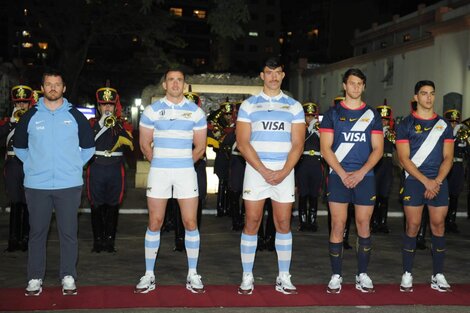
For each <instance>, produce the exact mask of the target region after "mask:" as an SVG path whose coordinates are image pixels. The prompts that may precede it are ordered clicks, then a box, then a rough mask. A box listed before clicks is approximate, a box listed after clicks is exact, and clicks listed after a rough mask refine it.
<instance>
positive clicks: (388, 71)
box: [382, 59, 393, 87]
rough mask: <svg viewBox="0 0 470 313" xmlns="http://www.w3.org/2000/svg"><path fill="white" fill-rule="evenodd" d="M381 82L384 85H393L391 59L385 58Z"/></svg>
mask: <svg viewBox="0 0 470 313" xmlns="http://www.w3.org/2000/svg"><path fill="white" fill-rule="evenodd" d="M382 83H384V87H392V86H393V59H387V60H385V62H384V78H383V79H382Z"/></svg>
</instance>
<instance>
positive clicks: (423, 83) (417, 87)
mask: <svg viewBox="0 0 470 313" xmlns="http://www.w3.org/2000/svg"><path fill="white" fill-rule="evenodd" d="M424 86H431V87H432V89H434V90H436V86H435V85H434V82H433V81H432V80H420V81H419V82H417V83H416V85H415V95H417V94H418V92H419V90H420V89H421V88H422V87H424Z"/></svg>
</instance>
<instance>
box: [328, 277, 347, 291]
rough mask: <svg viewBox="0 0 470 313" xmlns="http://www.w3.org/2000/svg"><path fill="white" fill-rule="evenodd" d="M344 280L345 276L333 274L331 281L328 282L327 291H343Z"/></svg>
mask: <svg viewBox="0 0 470 313" xmlns="http://www.w3.org/2000/svg"><path fill="white" fill-rule="evenodd" d="M342 282H343V277H341V276H339V275H338V274H333V275H331V279H330V282H329V283H328V288H327V289H326V292H327V293H340V292H341V283H342Z"/></svg>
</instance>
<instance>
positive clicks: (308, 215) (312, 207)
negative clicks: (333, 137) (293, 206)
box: [295, 102, 323, 232]
mask: <svg viewBox="0 0 470 313" xmlns="http://www.w3.org/2000/svg"><path fill="white" fill-rule="evenodd" d="M303 108H304V112H305V121H306V126H307V128H306V130H305V132H306V133H305V144H304V152H303V153H302V156H301V157H300V160H299V163H298V164H297V166H296V169H295V174H296V181H297V187H298V192H299V206H298V210H299V230H300V231H304V230H312V231H314V232H315V231H317V229H318V225H317V212H318V195H319V193H320V188H321V183H322V179H323V178H322V176H323V175H322V171H323V170H322V164H321V154H320V133H319V132H318V129H319V127H320V123H319V121H318V106H317V105H316V104H315V103H312V102H309V103H305V104H304V105H303Z"/></svg>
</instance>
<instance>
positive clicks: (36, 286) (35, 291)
mask: <svg viewBox="0 0 470 313" xmlns="http://www.w3.org/2000/svg"><path fill="white" fill-rule="evenodd" d="M41 292H42V279H31V280H30V281H29V282H28V286H26V289H25V292H24V295H25V296H27V297H29V296H39V295H40V294H41Z"/></svg>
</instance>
